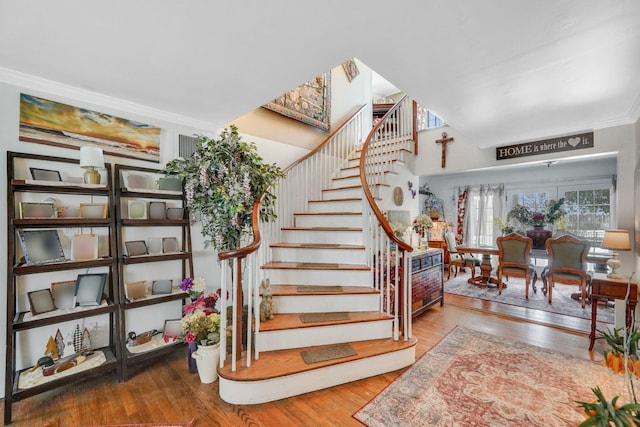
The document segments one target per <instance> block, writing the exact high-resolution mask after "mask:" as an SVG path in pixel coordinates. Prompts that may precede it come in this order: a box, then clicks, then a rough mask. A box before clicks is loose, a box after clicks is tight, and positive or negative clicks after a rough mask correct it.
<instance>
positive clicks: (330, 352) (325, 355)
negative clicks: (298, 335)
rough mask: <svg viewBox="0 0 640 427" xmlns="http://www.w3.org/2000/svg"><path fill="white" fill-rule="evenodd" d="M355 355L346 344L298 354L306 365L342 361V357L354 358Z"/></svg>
mask: <svg viewBox="0 0 640 427" xmlns="http://www.w3.org/2000/svg"><path fill="white" fill-rule="evenodd" d="M356 354H358V353H356V351H355V349H354V348H353V347H351V345H349V344H346V343H345V344H336V345H332V346H329V347H322V348H316V349H313V350H304V351H302V352H300V356H302V360H304V363H306V364H307V365H310V364H312V363H318V362H326V361H327V360H333V359H342V358H343V357H350V356H355V355H356Z"/></svg>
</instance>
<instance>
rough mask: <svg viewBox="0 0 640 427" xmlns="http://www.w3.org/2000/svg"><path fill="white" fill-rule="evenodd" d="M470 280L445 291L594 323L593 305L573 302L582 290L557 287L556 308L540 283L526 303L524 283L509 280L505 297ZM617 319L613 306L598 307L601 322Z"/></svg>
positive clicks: (450, 285) (457, 280)
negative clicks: (576, 293) (573, 294)
mask: <svg viewBox="0 0 640 427" xmlns="http://www.w3.org/2000/svg"><path fill="white" fill-rule="evenodd" d="M469 277H470V276H469V275H462V276H461V275H458V277H455V278H454V277H452V278H451V279H450V280H448V281H446V282H445V283H444V291H445V292H448V293H451V294H456V295H464V296H468V297H473V298H479V299H484V300H489V301H495V302H499V303H503V304H510V305H517V306H520V307H527V308H531V309H535V310H543V311H548V312H551V313H558V314H564V315H567V316H574V317H580V318H583V319H591V305H589V304H587V306H586V307H585V308H584V309H583V308H582V306H581V304H580V301H577V300H574V299H572V298H571V294H572V293H574V292H578V291H579V289H578V286H571V285H563V284H557V285H556V286H555V287H554V288H553V297H552V304H549V302H548V300H547V297H546V296H545V295H544V294H543V293H542V282H541V281H540V280H538V282H537V288H538V292H537V293H533V290H532V289H531V288H529V300H526V299H525V297H524V283H525V282H524V279H520V278H516V277H511V278H509V280H508V281H507V282H505V283H506V284H507V287H506V288H503V289H502V294H501V295H498V288H497V287H496V286H495V285H491V286H488V287H487V286H477V285H472V284H470V283H468V282H467V280H468V279H469ZM445 302H446V299H445ZM614 319H615V309H614V306H613V304H612V303H608V304H606V305H605V304H598V322H605V323H614Z"/></svg>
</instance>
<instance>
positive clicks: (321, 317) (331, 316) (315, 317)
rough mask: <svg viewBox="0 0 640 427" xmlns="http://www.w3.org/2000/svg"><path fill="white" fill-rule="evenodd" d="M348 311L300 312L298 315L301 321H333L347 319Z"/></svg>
mask: <svg viewBox="0 0 640 427" xmlns="http://www.w3.org/2000/svg"><path fill="white" fill-rule="evenodd" d="M349 319H351V318H350V317H349V313H347V312H335V313H302V314H301V315H300V321H301V322H302V323H316V322H333V321H336V320H349Z"/></svg>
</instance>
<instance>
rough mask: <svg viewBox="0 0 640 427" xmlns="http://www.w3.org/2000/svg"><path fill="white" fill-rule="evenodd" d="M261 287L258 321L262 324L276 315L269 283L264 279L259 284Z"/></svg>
mask: <svg viewBox="0 0 640 427" xmlns="http://www.w3.org/2000/svg"><path fill="white" fill-rule="evenodd" d="M260 286H261V287H262V302H260V321H261V322H264V321H267V320H271V319H273V318H274V315H275V314H276V305H275V303H274V302H273V291H272V290H271V281H270V280H269V279H265V280H263V281H262V282H260Z"/></svg>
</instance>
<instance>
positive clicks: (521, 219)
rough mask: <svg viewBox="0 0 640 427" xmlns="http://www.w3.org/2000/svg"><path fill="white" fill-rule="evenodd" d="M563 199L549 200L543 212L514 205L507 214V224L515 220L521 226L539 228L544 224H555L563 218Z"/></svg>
mask: <svg viewBox="0 0 640 427" xmlns="http://www.w3.org/2000/svg"><path fill="white" fill-rule="evenodd" d="M563 204H564V197H563V198H561V199H559V200H558V201H555V200H550V201H549V202H548V203H547V205H546V208H545V211H544V212H539V211H533V210H531V209H530V208H528V207H526V206H523V205H515V206H514V207H513V209H511V210H510V211H509V213H508V214H507V223H508V222H509V221H511V220H515V221H517V222H518V223H520V224H522V225H529V226H536V225H537V226H540V225H544V224H555V223H556V222H560V221H561V220H562V219H563V218H564V214H565V212H564V209H563V208H562V205H563Z"/></svg>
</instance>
